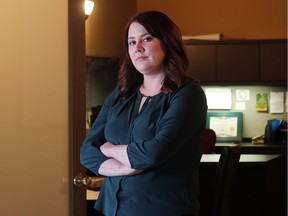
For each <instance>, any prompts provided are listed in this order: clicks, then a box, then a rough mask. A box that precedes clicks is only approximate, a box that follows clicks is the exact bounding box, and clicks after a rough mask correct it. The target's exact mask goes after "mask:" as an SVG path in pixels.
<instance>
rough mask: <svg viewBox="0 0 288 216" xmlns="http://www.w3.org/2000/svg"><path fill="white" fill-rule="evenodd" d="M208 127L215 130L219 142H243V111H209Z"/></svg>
mask: <svg viewBox="0 0 288 216" xmlns="http://www.w3.org/2000/svg"><path fill="white" fill-rule="evenodd" d="M206 127H207V128H211V129H213V130H214V131H215V133H216V138H217V139H216V141H217V142H241V141H242V133H243V113H242V112H224V111H223V112H208V113H207V122H206Z"/></svg>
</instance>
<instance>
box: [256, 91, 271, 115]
mask: <svg viewBox="0 0 288 216" xmlns="http://www.w3.org/2000/svg"><path fill="white" fill-rule="evenodd" d="M256 110H257V111H260V112H265V111H268V94H267V93H258V94H256Z"/></svg>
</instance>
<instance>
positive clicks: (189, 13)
mask: <svg viewBox="0 0 288 216" xmlns="http://www.w3.org/2000/svg"><path fill="white" fill-rule="evenodd" d="M145 10H160V11H163V12H165V13H167V15H169V16H170V17H171V18H172V19H173V20H174V21H175V22H176V23H177V25H179V27H180V28H181V31H182V33H183V35H193V36H194V35H203V34H212V33H222V34H224V37H225V38H227V39H231V38H233V39H239V38H240V39H274V38H287V0H265V1H262V0H253V1H251V0H242V1H229V0H219V1H214V0H206V1H200V0H177V1H175V0H157V1H154V0H145V1H143V0H134V1H131V0H122V1H118V0H109V1H105V0H95V10H94V12H93V14H92V15H91V16H90V17H89V18H88V20H87V21H86V54H87V55H92V56H93V55H94V56H110V57H119V58H120V59H122V58H123V46H122V40H123V36H122V35H123V28H124V26H125V23H126V22H127V21H128V19H129V18H130V17H131V15H133V14H134V13H135V12H136V11H137V12H140V11H145Z"/></svg>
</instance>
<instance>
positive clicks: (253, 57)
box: [217, 44, 259, 82]
mask: <svg viewBox="0 0 288 216" xmlns="http://www.w3.org/2000/svg"><path fill="white" fill-rule="evenodd" d="M258 59H259V52H258V44H227V45H225V44H224V45H218V46H217V80H219V81H231V82H235V81H236V82H237V81H258V80H259V62H258Z"/></svg>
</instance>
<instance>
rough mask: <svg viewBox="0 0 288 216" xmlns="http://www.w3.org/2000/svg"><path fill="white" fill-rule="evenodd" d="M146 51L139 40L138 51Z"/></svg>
mask: <svg viewBox="0 0 288 216" xmlns="http://www.w3.org/2000/svg"><path fill="white" fill-rule="evenodd" d="M143 51H144V47H143V45H142V43H141V42H137V44H136V52H143Z"/></svg>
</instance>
